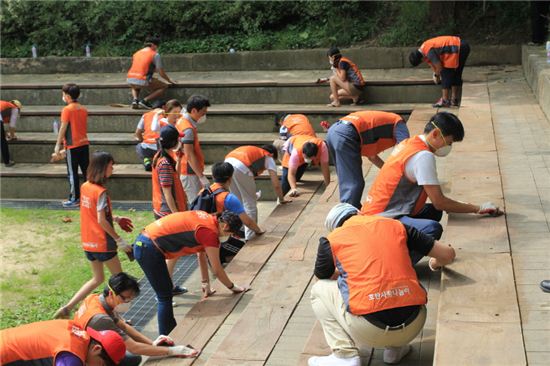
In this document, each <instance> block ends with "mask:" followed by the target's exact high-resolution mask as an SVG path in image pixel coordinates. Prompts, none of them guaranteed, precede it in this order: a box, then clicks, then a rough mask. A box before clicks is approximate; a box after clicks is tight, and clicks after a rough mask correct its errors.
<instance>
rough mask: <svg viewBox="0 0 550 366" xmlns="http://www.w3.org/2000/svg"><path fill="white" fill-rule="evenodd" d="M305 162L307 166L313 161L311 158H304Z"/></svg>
mask: <svg viewBox="0 0 550 366" xmlns="http://www.w3.org/2000/svg"><path fill="white" fill-rule="evenodd" d="M304 162H305V163H306V164H307V165H311V162H312V160H311V158H308V157H306V156H304Z"/></svg>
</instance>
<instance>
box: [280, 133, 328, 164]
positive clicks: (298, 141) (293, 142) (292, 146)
mask: <svg viewBox="0 0 550 366" xmlns="http://www.w3.org/2000/svg"><path fill="white" fill-rule="evenodd" d="M306 142H312V143H314V144H315V145H317V149H318V150H317V155H315V157H313V159H311V163H312V164H313V165H319V164H320V163H321V149H322V148H323V144H324V142H323V140H321V139H320V138H317V137H311V136H304V135H298V136H292V137H291V138H290V139H289V140H288V145H287V151H285V154H284V155H283V161H282V162H281V165H282V166H283V167H284V168H288V167H289V162H290V155H291V154H292V152H293V151H294V150H296V152H297V153H298V161H299V163H298V166H301V165H303V164H305V159H304V153H303V151H302V149H303V148H304V145H305V144H306Z"/></svg>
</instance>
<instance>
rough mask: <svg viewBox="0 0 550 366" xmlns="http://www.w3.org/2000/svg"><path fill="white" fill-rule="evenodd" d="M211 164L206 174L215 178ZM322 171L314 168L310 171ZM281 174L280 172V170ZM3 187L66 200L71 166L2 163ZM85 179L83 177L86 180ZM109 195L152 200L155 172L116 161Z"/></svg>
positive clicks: (26, 195)
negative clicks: (10, 165)
mask: <svg viewBox="0 0 550 366" xmlns="http://www.w3.org/2000/svg"><path fill="white" fill-rule="evenodd" d="M210 168H211V167H210V166H209V165H208V166H206V168H205V172H206V175H207V176H208V177H209V178H210V179H211V176H210V171H211V170H210ZM309 174H314V175H315V177H316V179H321V178H320V173H319V172H318V171H317V170H314V171H313V172H311V173H308V174H306V179H308V178H307V176H308V175H309ZM279 175H280V172H279ZM0 178H1V179H0V190H1V192H2V199H60V200H61V199H66V198H67V196H68V191H69V183H68V181H67V169H66V167H65V165H64V164H20V163H17V164H16V165H14V166H13V167H10V168H6V167H4V166H3V165H2V166H0ZM82 181H83V179H82ZM256 186H257V189H258V190H261V191H262V197H261V199H262V200H275V199H276V195H275V193H274V192H273V189H272V187H271V181H270V179H269V176H268V175H266V174H264V175H261V176H259V177H258V178H257V179H256ZM107 187H108V189H109V194H110V196H111V198H112V199H113V200H118V201H150V200H151V173H149V172H146V171H144V170H143V167H142V166H141V165H138V164H115V166H114V172H113V175H112V176H111V178H110V179H109V182H108V184H107Z"/></svg>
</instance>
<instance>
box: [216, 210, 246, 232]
mask: <svg viewBox="0 0 550 366" xmlns="http://www.w3.org/2000/svg"><path fill="white" fill-rule="evenodd" d="M218 220H219V221H221V222H224V223H226V224H227V226H229V231H230V232H231V233H233V234H238V233H239V231H240V230H241V228H242V227H243V222H242V221H241V218H240V217H239V215H237V214H236V213H234V212H231V211H227V210H225V211H223V212H222V213H221V214H220V216H219V218H218Z"/></svg>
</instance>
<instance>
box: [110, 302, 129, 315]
mask: <svg viewBox="0 0 550 366" xmlns="http://www.w3.org/2000/svg"><path fill="white" fill-rule="evenodd" d="M114 310H115V311H116V312H117V313H125V312H127V311H128V310H130V303H129V302H123V303H121V304H118V305H117V306H115V309H114Z"/></svg>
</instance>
